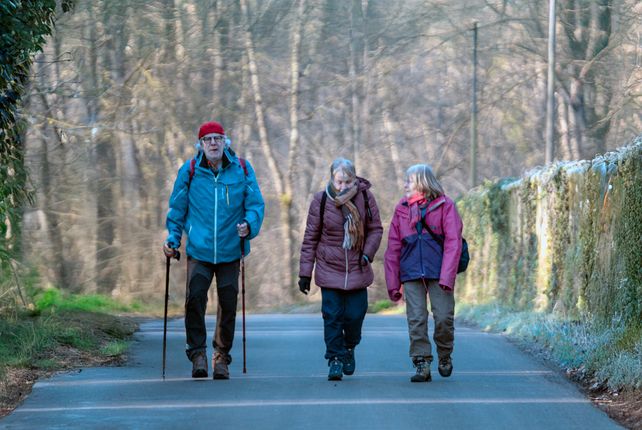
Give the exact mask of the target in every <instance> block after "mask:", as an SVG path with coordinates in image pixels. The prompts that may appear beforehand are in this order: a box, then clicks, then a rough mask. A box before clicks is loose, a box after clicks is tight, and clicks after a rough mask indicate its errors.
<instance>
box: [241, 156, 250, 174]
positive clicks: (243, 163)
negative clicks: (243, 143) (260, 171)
mask: <svg viewBox="0 0 642 430" xmlns="http://www.w3.org/2000/svg"><path fill="white" fill-rule="evenodd" d="M239 163H241V167H242V168H243V172H245V176H248V173H247V164H245V158H241V157H239Z"/></svg>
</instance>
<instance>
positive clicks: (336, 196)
mask: <svg viewBox="0 0 642 430" xmlns="http://www.w3.org/2000/svg"><path fill="white" fill-rule="evenodd" d="M357 191H359V183H358V182H356V183H355V184H354V186H352V187H350V188H348V189H347V190H344V191H343V192H341V193H338V192H337V189H336V188H334V186H333V185H332V181H330V182H329V183H328V186H327V187H326V190H325V192H326V194H327V195H328V198H329V199H330V201H332V202H333V203H334V205H335V206H336V207H338V208H341V213H342V214H343V231H344V233H343V245H342V246H343V249H356V250H358V251H361V250H362V248H363V245H364V243H363V239H364V233H363V229H364V225H363V220H362V219H361V215H360V214H359V210H358V209H357V207H356V206H355V204H354V203H353V202H352V198H353V197H354V196H356V195H357Z"/></svg>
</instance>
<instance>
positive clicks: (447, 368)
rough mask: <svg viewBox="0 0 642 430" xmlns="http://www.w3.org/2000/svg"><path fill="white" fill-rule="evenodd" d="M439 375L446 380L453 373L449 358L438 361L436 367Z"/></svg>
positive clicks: (451, 362)
mask: <svg viewBox="0 0 642 430" xmlns="http://www.w3.org/2000/svg"><path fill="white" fill-rule="evenodd" d="M437 370H439V374H440V375H441V376H442V377H444V378H447V377H449V376H450V374H451V373H453V361H452V359H451V358H450V357H443V358H440V359H439V366H438V367H437Z"/></svg>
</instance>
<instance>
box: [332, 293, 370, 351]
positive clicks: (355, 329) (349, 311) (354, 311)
mask: <svg viewBox="0 0 642 430" xmlns="http://www.w3.org/2000/svg"><path fill="white" fill-rule="evenodd" d="M367 310H368V290H366V289H365V288H363V289H361V290H353V291H344V290H335V289H333V288H321V313H322V314H323V338H324V340H325V348H326V351H325V358H327V359H328V360H330V359H332V358H334V357H338V358H339V359H344V358H345V356H346V354H347V351H346V350H347V348H354V347H355V346H357V345H358V344H359V342H361V327H362V326H363V319H364V318H365V316H366V311H367Z"/></svg>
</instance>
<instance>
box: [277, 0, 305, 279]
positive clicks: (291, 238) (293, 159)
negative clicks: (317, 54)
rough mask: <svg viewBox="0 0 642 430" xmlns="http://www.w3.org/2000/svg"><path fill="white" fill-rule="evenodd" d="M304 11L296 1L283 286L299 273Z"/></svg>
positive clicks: (283, 220) (302, 0) (283, 222)
mask: <svg viewBox="0 0 642 430" xmlns="http://www.w3.org/2000/svg"><path fill="white" fill-rule="evenodd" d="M304 10H305V0H298V7H297V14H296V21H295V25H294V26H293V29H292V42H291V48H290V145H289V149H288V174H287V175H286V177H285V196H284V198H283V199H282V200H283V202H282V206H283V207H282V214H281V226H282V228H283V229H284V230H286V232H287V233H286V234H287V239H286V240H285V242H286V244H285V245H286V246H287V248H286V253H287V255H288V256H289V264H288V266H289V270H288V274H287V278H288V279H287V283H286V286H288V287H290V286H293V285H294V276H295V274H296V273H297V272H298V269H297V261H298V258H297V255H296V251H295V249H294V242H295V234H296V233H295V230H294V226H295V225H296V220H295V215H294V208H293V205H292V199H293V196H292V192H293V191H292V190H293V183H294V176H295V175H300V174H301V171H300V169H299V168H298V150H299V74H300V56H301V39H302V36H303V34H302V33H303V13H304ZM287 291H294V288H288V290H287Z"/></svg>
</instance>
